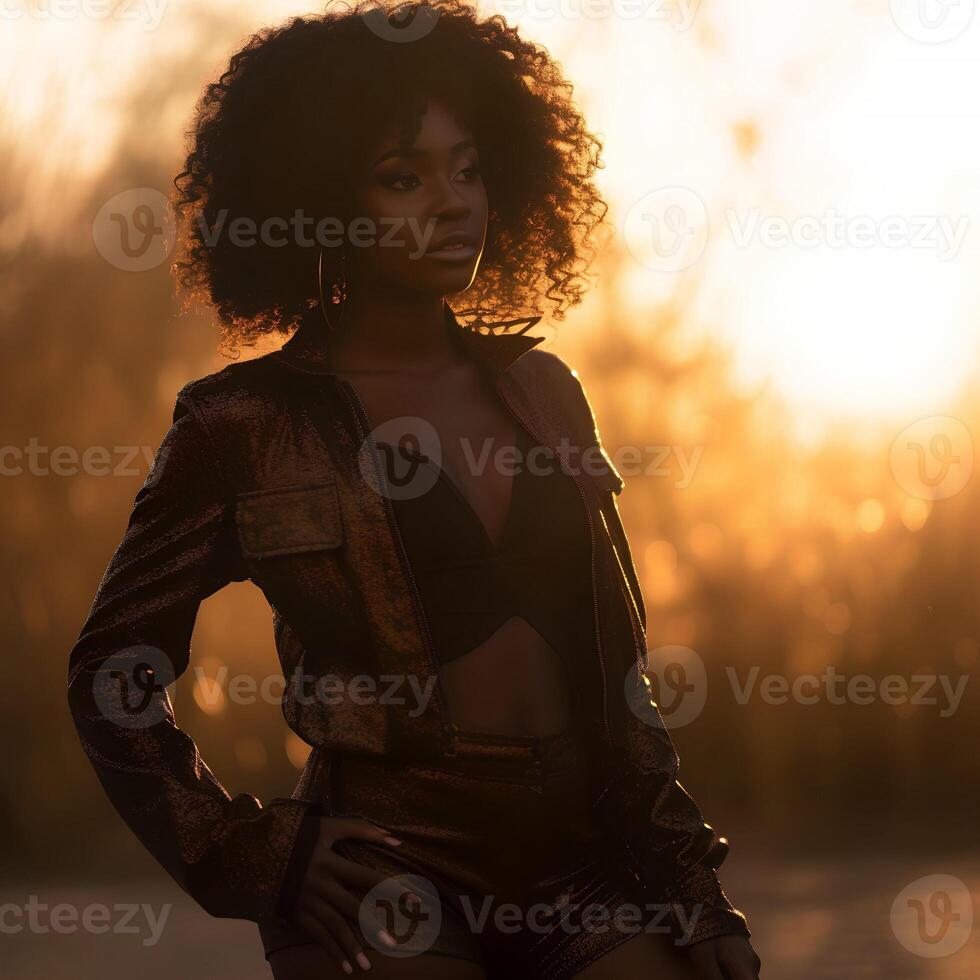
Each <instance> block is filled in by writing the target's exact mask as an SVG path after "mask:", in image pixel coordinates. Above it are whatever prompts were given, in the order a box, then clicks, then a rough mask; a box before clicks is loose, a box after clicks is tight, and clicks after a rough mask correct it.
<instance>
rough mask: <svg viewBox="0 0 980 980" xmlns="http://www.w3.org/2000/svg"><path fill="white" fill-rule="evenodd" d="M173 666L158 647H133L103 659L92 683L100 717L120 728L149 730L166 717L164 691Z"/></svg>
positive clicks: (172, 678)
mask: <svg viewBox="0 0 980 980" xmlns="http://www.w3.org/2000/svg"><path fill="white" fill-rule="evenodd" d="M174 680H175V677H174V667H173V664H172V663H171V662H170V658H169V657H167V655H166V654H165V653H164V652H163V651H162V650H160V649H159V648H157V647H152V646H133V647H127V648H126V649H125V650H119V651H118V652H116V653H113V654H111V655H110V656H108V657H106V659H105V660H103V661H102V663H101V664H100V665H99V668H98V670H97V671H96V673H95V676H94V678H93V680H92V698H93V700H94V701H95V704H96V706H97V707H98V709H99V713H100V714H101V715H102V717H103V718H106V719H107V720H109V721H111V722H112V723H113V724H115V725H118V726H119V727H120V728H152V727H153V726H154V725H156V724H157V723H158V722H160V721H163V720H164V719H165V718H166V717H167V698H166V696H165V691H166V689H167V688H168V687H169V686H170V685H171V684H173V682H174Z"/></svg>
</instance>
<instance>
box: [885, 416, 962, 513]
mask: <svg viewBox="0 0 980 980" xmlns="http://www.w3.org/2000/svg"><path fill="white" fill-rule="evenodd" d="M889 465H890V466H891V471H892V476H894V477H895V482H896V483H898V485H899V486H900V487H901V488H902V489H903V490H904V491H905V492H906V493H907V494H909V496H911V497H918V498H920V499H922V500H946V499H947V498H948V497H953V496H955V495H956V494H958V493H959V492H960V491H961V490H962V489H963V488H964V487H965V486H966V485H967V483H968V482H969V480H970V477H971V475H972V474H973V438H972V436H971V435H970V430H969V429H967V427H966V426H965V425H964V424H963V423H962V422H961V421H960V420H959V419H955V418H952V417H950V416H948V415H932V416H930V417H929V418H924V419H919V420H918V421H917V422H913V423H912V424H911V425H909V426H907V427H906V428H905V429H903V430H902V431H901V432H900V433H899V434H898V436H897V437H896V439H895V441H894V442H893V443H892V448H891V453H890V454H889Z"/></svg>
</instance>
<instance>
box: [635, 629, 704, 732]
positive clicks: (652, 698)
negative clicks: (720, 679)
mask: <svg viewBox="0 0 980 980" xmlns="http://www.w3.org/2000/svg"><path fill="white" fill-rule="evenodd" d="M623 689H624V693H625V695H626V703H627V704H628V705H629V706H630V710H631V711H632V712H633V714H635V715H636V717H637V718H639V719H640V721H642V722H643V723H644V724H645V725H649V726H650V727H651V728H666V729H671V728H683V727H684V726H685V725H689V724H690V723H691V722H692V721H695V720H696V719H697V718H698V717H700V715H701V712H702V711H703V710H704V706H705V703H706V702H707V700H708V673H707V671H706V670H705V666H704V661H703V660H702V659H701V657H700V656H699V655H698V654H697V653H696V652H695V651H694V650H692V649H691V648H690V647H685V646H677V645H668V646H662V647H656V648H655V649H654V650H650V651H648V652H647V670H646V672H645V673H642V674H641V673H640V672H639V671H638V670H636V668H635V667H634V668H630V670H629V671H628V672H627V674H626V681H625V683H624V686H623Z"/></svg>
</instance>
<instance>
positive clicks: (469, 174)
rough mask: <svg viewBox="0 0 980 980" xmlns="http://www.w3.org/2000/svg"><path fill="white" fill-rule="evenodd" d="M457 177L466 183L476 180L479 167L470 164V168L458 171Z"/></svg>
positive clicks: (476, 164)
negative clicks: (460, 177)
mask: <svg viewBox="0 0 980 980" xmlns="http://www.w3.org/2000/svg"><path fill="white" fill-rule="evenodd" d="M459 175H460V176H462V177H463V179H464V180H466V181H471V180H476V178H477V177H479V176H480V165H479V164H478V163H473V164H470V166H468V167H464V168H463V169H462V170H460V172H459Z"/></svg>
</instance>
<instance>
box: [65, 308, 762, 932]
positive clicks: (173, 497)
mask: <svg viewBox="0 0 980 980" xmlns="http://www.w3.org/2000/svg"><path fill="white" fill-rule="evenodd" d="M447 329H449V330H450V333H451V336H452V337H453V338H454V340H455V341H457V342H458V343H460V344H461V345H463V347H464V348H465V349H466V350H467V351H468V352H469V354H470V356H472V357H473V358H474V359H475V360H476V362H477V363H478V364H479V365H480V366H481V368H482V369H483V370H484V371H486V372H487V373H488V376H489V377H490V378H491V379H493V380H494V381H495V383H496V388H497V391H498V393H499V395H500V397H501V399H502V400H503V402H504V404H505V405H506V406H508V407H509V409H510V410H511V412H512V413H513V414H514V415H515V417H516V418H517V419H518V420H519V421H520V422H521V423H523V425H524V426H525V428H527V429H528V430H529V431H530V432H531V434H532V435H533V436H534V437H535V438H536V440H537V441H538V442H539V443H540V444H542V445H544V446H547V447H549V448H551V449H552V450H554V451H555V452H557V453H559V454H562V453H563V452H564V453H565V455H564V456H563V458H564V459H565V460H566V461H567V469H568V471H569V472H571V473H572V475H573V476H574V478H575V480H576V483H577V485H578V486H579V488H580V490H581V493H582V495H583V499H584V501H585V504H586V506H587V512H588V515H589V524H590V527H591V530H592V538H593V562H592V566H593V592H594V603H593V604H594V613H595V628H596V649H597V652H598V656H597V657H596V658H595V663H594V664H592V665H590V667H589V670H590V674H589V675H588V676H591V678H592V681H593V682H592V683H589V684H588V685H587V689H586V691H585V692H583V693H584V697H585V702H586V716H587V718H588V719H589V721H588V724H589V725H591V731H590V736H591V737H590V744H591V745H592V748H593V750H594V752H595V753H596V758H597V760H598V764H597V768H596V771H597V772H599V773H601V774H602V777H601V780H600V782H599V783H597V785H596V787H595V814H596V817H597V819H598V820H599V821H600V822H601V823H602V825H603V827H604V829H605V830H606V836H607V838H608V840H609V841H611V842H613V843H614V844H615V846H616V847H617V848H618V849H619V851H618V853H619V854H621V856H622V863H623V866H624V867H626V868H627V869H628V870H629V872H630V873H632V875H633V877H634V878H635V879H636V882H637V883H638V884H639V885H640V886H641V887H642V889H643V895H644V896H645V897H646V898H647V899H648V900H651V901H657V902H669V903H671V904H672V905H673V906H674V907H675V909H682V910H683V916H685V917H686V919H687V921H691V917H692V915H695V914H697V915H698V920H697V926H696V928H695V931H694V935H693V939H694V941H698V940H701V939H706V938H710V937H712V936H716V935H721V934H725V933H736V932H741V933H747V929H746V926H745V920H744V917H743V916H742V915H741V913H739V912H737V911H736V910H734V909H733V908H732V907H731V905H730V904H729V902H728V900H727V898H726V897H725V895H724V893H723V891H722V890H721V887H720V885H719V883H718V878H717V875H716V872H715V868H716V867H717V866H718V865H719V864H720V863H721V861H722V859H723V858H724V856H725V853H726V851H727V848H728V845H727V842H726V841H725V839H724V838H719V837H718V835H717V834H716V833H715V831H714V830H713V829H712V828H711V827H710V826H709V825H707V824H706V823H705V822H704V820H703V819H702V817H701V814H700V812H699V811H698V808H697V807H696V805H695V804H694V803H693V801H692V800H691V799H690V797H689V796H688V795H687V793H686V792H685V791H684V789H683V788H682V787H681V785H680V783H678V782H677V770H678V759H677V755H676V754H675V751H674V747H673V745H672V742H671V739H670V737H669V735H668V734H667V732H666V730H665V729H664V727H663V725H662V724H661V723H660V716H659V712H658V711H657V708H656V706H655V705H653V704H652V703H648V704H646V705H643V706H642V708H643V710H637V708H636V705H635V704H634V706H633V707H632V708H631V707H630V705H629V704H628V698H627V696H626V694H625V693H624V692H625V691H626V690H627V689H629V688H630V687H631V683H630V682H628V681H627V678H631V681H632V682H637V683H639V682H641V681H642V680H643V679H644V675H643V671H644V669H645V667H646V612H645V609H644V604H643V598H642V595H641V593H640V587H639V582H638V581H637V575H636V570H635V568H634V565H633V561H632V557H631V555H630V549H629V545H628V543H627V540H626V535H625V533H624V531H623V526H622V523H621V521H620V517H619V512H618V510H617V506H616V499H615V498H616V495H617V494H619V493H620V492H621V491H622V489H623V487H624V481H623V479H622V477H621V476H620V474H619V473H618V472H617V470H616V469H615V467H614V466H613V464H612V461H611V460H610V459H609V457H608V456H607V455H606V452H605V450H604V448H603V447H602V445H601V443H600V441H599V436H598V433H597V429H596V425H595V420H594V418H593V414H592V411H591V408H590V405H589V402H588V401H587V399H586V396H585V392H584V391H583V388H582V385H581V384H580V382H579V380H578V378H577V376H576V374H575V372H574V371H572V370H570V369H569V367H568V366H567V365H566V364H565V362H564V361H562V360H561V359H560V358H558V357H557V356H555V355H554V354H551V353H548V352H546V351H540V350H533V349H532V348H534V347H535V346H537V344H539V343H540V342H541V340H542V339H543V338H535V337H530V336H528V335H527V334H483V333H477V332H475V331H473V330H470V329H469V328H466V327H464V326H463V325H461V324H460V323H459V321H457V320H456V318H455V317H454V316H452V315H448V316H447ZM318 339H320V335H319V331H318V328H317V326H316V325H315V324H314V323H309V324H304V325H303V326H302V327H301V328H300V329H299V330H298V331H297V333H296V334H295V335H294V336H293V338H292V339H291V340H290V341H289V342H288V343H286V344H285V346H284V347H283V348H282V350H280V351H277V352H275V353H272V354H267V355H265V356H262V357H259V358H256V359H254V360H251V361H247V362H244V363H239V364H231V365H229V366H228V367H225V368H224V369H223V370H221V371H218V372H216V373H214V374H210V375H208V376H206V377H204V378H201V379H199V380H197V381H194V382H191V383H190V384H188V385H186V386H185V387H184V388H182V389H181V391H180V392H179V393H178V395H177V401H176V406H175V409H174V414H173V425H172V426H171V428H170V430H169V431H168V432H167V434H166V436H165V437H164V439H163V442H162V444H161V445H160V448H159V450H158V452H157V455H156V457H155V459H154V464H153V467H152V469H151V471H150V474H149V476H148V477H147V480H146V482H145V484H144V485H143V487H141V489H140V490H139V492H138V493H137V494H136V498H135V504H134V508H133V511H132V514H131V516H130V519H129V524H128V527H127V529H126V533H125V535H124V537H123V539H122V541H121V543H120V544H119V546H118V548H117V550H116V552H115V554H114V555H113V557H112V560H111V562H110V563H109V566H108V569H107V570H106V573H105V576H104V577H103V579H102V583H101V585H100V586H99V589H98V593H97V595H96V597H95V601H94V603H93V605H92V608H91V611H90V613H89V615H88V618H87V620H86V622H85V624H84V626H83V628H82V631H81V634H80V636H79V639H78V641H77V643H76V644H75V646H74V648H73V649H72V651H71V656H70V663H69V678H68V684H69V704H70V708H71V712H72V715H73V718H74V721H75V725H76V727H77V730H78V733H79V736H80V738H81V742H82V745H83V747H84V749H85V751H86V753H87V754H88V757H89V759H90V760H91V762H92V764H93V765H94V767H95V770H96V772H97V773H98V776H99V778H100V780H101V782H102V785H103V787H104V788H105V791H106V792H107V794H108V795H109V797H110V799H111V800H112V802H113V804H114V805H115V807H116V808H117V810H118V811H119V813H120V814H121V815H122V816H123V818H124V819H125V820H126V822H127V824H128V825H129V826H130V828H131V829H132V830H133V831H134V833H136V835H137V836H138V837H139V838H140V839H141V840H142V841H143V843H144V844H145V846H146V847H147V848H148V849H149V850H150V851H151V852H152V853H153V855H154V856H155V857H156V858H157V859H158V860H159V862H160V863H161V864H162V865H163V866H164V867H165V868H166V869H167V871H168V872H169V873H170V874H171V875H172V876H173V877H174V879H175V880H176V881H177V882H178V883H179V884H180V885H181V886H182V887H183V888H184V889H185V890H186V891H187V892H188V893H189V894H190V895H191V896H192V897H193V898H195V899H196V900H197V901H198V902H199V903H200V904H201V905H202V906H203V907H204V908H205V909H206V910H207V911H208V912H210V913H211V914H213V915H216V916H227V917H234V918H245V919H252V920H254V921H256V922H259V923H261V922H263V921H283V920H282V918H281V917H282V915H283V914H284V910H285V906H284V905H283V900H284V894H285V892H286V890H287V889H286V887H285V886H286V882H287V880H289V879H293V880H295V878H296V873H297V867H296V865H297V862H298V861H299V862H302V861H303V860H306V858H307V855H306V853H303V854H300V852H305V851H308V848H304V847H302V846H300V845H299V844H298V841H299V840H300V839H301V838H302V837H303V836H304V835H302V834H301V833H300V831H301V828H303V827H304V826H305V827H307V828H308V827H309V825H310V823H311V822H312V820H313V815H314V814H315V813H319V812H322V803H323V801H324V800H325V799H326V798H327V795H328V786H329V768H330V758H331V756H332V755H333V754H335V753H340V752H345V753H346V752H354V753H369V754H378V755H380V754H384V755H388V756H391V757H393V758H405V759H409V758H412V759H418V758H419V757H427V758H437V757H439V756H440V755H441V754H443V753H445V752H447V751H451V749H450V747H449V746H450V743H451V740H450V739H448V738H447V733H448V732H449V731H450V726H449V724H448V722H447V721H446V718H445V715H444V708H443V705H442V703H441V701H440V699H439V696H438V686H437V685H436V687H435V693H434V696H433V698H432V699H431V700H430V701H429V702H428V704H427V706H426V707H425V710H423V711H421V713H419V710H418V707H419V706H418V705H413V704H412V703H402V702H403V700H404V699H399V698H390V699H384V698H374V699H370V698H364V697H352V698H338V697H331V698H329V699H327V698H323V697H310V696H308V695H309V689H308V686H303V687H301V686H300V685H301V684H302V681H301V680H300V679H301V678H320V677H324V676H330V677H332V678H336V679H338V681H341V682H343V685H342V686H341V684H339V683H338V684H337V685H336V687H332V688H331V690H332V691H337V690H341V689H343V690H348V691H349V690H352V689H356V683H357V682H356V680H355V688H351V687H348V686H347V683H348V682H350V681H352V680H354V679H356V678H359V677H360V678H363V677H364V676H368V677H373V678H379V679H380V678H382V677H386V676H392V675H401V676H405V675H414V676H415V677H416V678H417V679H419V683H420V684H422V685H423V687H424V685H425V682H426V679H429V678H432V677H434V675H435V671H436V668H435V666H434V663H435V661H434V658H433V653H432V650H431V641H430V638H429V635H428V631H427V627H426V623H425V617H424V613H423V610H422V608H421V603H420V600H419V597H418V592H417V588H416V586H415V583H414V580H413V578H412V575H411V571H410V569H409V566H408V563H407V559H406V556H405V553H404V549H403V547H402V543H401V539H400V536H399V534H398V530H397V525H396V524H395V522H394V518H393V512H392V509H391V502H390V500H389V499H388V498H387V496H385V495H384V494H379V493H377V492H375V490H374V489H372V487H371V486H369V485H367V484H368V483H369V482H370V481H369V480H368V479H366V478H365V473H372V472H373V473H374V477H373V478H371V479H374V478H377V479H380V476H379V474H380V472H381V470H380V468H377V467H375V462H374V461H375V460H376V456H377V454H376V453H371V452H370V443H369V444H368V445H369V451H368V452H367V453H364V452H361V451H360V450H361V447H362V442H363V440H364V437H365V436H366V435H367V433H368V432H369V430H370V428H371V426H370V423H369V422H368V420H367V418H366V417H365V414H364V411H363V408H362V406H361V404H360V401H359V399H358V398H357V396H356V395H355V393H354V390H353V388H352V387H351V386H350V385H349V384H347V383H345V382H344V381H342V380H341V379H340V378H338V377H337V376H336V375H333V374H331V372H330V366H329V364H328V363H326V361H325V355H324V351H323V347H322V344H320V343H318ZM365 460H367V461H368V468H367V469H365V468H364V464H365ZM372 467H374V469H372ZM375 485H377V484H375ZM246 579H251V580H252V581H253V582H254V583H255V584H256V585H257V586H258V587H259V588H260V589H261V590H262V592H263V593H264V595H265V597H266V598H267V600H268V602H269V604H270V605H271V607H272V610H273V625H274V629H275V637H276V646H277V650H278V654H279V658H280V662H281V666H282V671H283V675H284V677H285V678H286V680H287V682H288V683H287V691H286V695H285V701H284V707H283V710H284V714H285V717H286V720H287V722H288V724H289V726H290V727H291V728H292V729H293V730H294V731H295V732H296V733H297V734H298V735H299V736H300V737H301V738H303V739H304V740H305V741H306V742H307V743H309V744H310V745H311V746H313V751H312V752H311V754H310V757H309V760H308V762H307V765H306V768H305V770H304V772H303V774H302V776H301V778H300V781H299V784H298V785H297V787H296V790H295V792H294V794H293V798H292V799H274V800H271V801H269V803H268V805H266V806H265V807H263V806H262V805H261V804H260V802H259V801H258V800H257V799H256V798H255V797H253V796H250V795H248V794H244V793H243V794H240V795H238V796H236V797H234V798H232V797H231V796H230V795H229V794H228V793H227V791H226V790H225V789H224V787H223V786H222V785H221V783H220V782H219V781H218V779H217V778H216V777H215V776H214V774H213V773H212V772H211V771H210V769H208V767H207V765H206V764H205V763H204V761H203V760H202V759H201V757H200V755H199V754H198V751H197V747H196V746H195V744H194V742H193V741H192V739H191V738H190V737H189V736H188V735H187V733H186V732H184V731H182V730H181V729H180V728H178V727H177V725H176V722H175V719H174V715H173V710H172V705H171V702H170V699H169V696H168V695H167V693H166V690H165V688H166V686H167V685H168V684H170V683H172V682H173V680H175V679H176V678H177V677H179V676H180V675H181V674H182V673H183V672H184V671H185V670H186V668H187V666H188V660H189V655H190V639H191V633H192V630H193V627H194V621H195V617H196V614H197V610H198V606H199V605H200V603H201V602H202V601H203V600H204V599H205V598H207V597H208V596H210V595H212V594H213V593H215V592H216V591H218V590H219V589H221V588H222V587H224V586H225V585H226V584H228V583H229V582H239V581H244V580H246ZM293 679H296V682H297V683H296V685H294V684H293V683H292V681H293ZM307 684H308V682H307ZM300 691H302V692H305V694H306V695H307V696H302V697H301V696H298V694H297V692H300ZM328 702H329V703H328ZM644 712H646V713H644ZM641 716H643V717H642V718H641ZM304 815H306V816H307V820H306V821H304V820H303V818H304ZM305 836H308V834H306V835H305ZM291 859H292V860H291ZM299 871H300V872H301V871H302V867H300V868H299ZM679 921H683V920H681V919H679V918H678V917H677V914H676V913H675V917H674V922H675V924H676V923H677V922H679Z"/></svg>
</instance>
